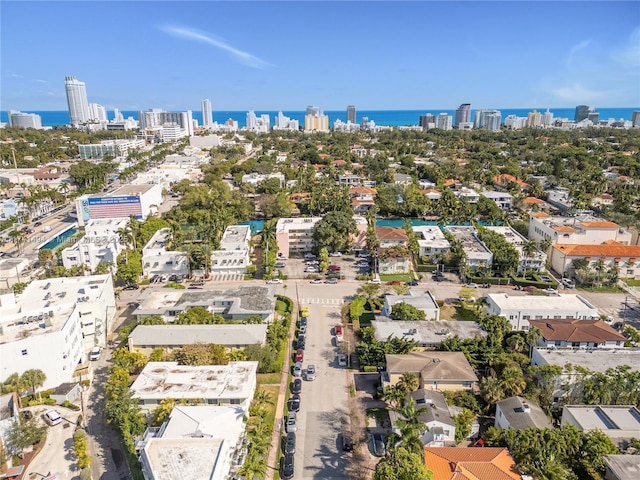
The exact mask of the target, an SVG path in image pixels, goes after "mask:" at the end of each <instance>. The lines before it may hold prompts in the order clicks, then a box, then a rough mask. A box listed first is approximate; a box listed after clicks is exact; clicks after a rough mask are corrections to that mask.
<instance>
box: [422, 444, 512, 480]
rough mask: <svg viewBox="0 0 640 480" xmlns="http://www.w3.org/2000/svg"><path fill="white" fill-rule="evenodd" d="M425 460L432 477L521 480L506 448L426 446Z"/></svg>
mask: <svg viewBox="0 0 640 480" xmlns="http://www.w3.org/2000/svg"><path fill="white" fill-rule="evenodd" d="M424 462H425V464H426V466H427V468H428V469H429V470H431V471H432V472H433V480H520V479H521V478H522V476H521V475H520V474H519V473H518V470H517V468H516V464H515V462H514V461H513V458H511V455H510V454H509V450H507V449H506V448H497V447H485V448H473V447H425V449H424Z"/></svg>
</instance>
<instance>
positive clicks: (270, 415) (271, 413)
mask: <svg viewBox="0 0 640 480" xmlns="http://www.w3.org/2000/svg"><path fill="white" fill-rule="evenodd" d="M260 389H261V390H266V391H267V392H269V394H270V395H271V401H272V402H273V404H271V403H268V404H266V410H267V415H266V417H265V420H266V422H267V424H268V425H271V427H273V424H274V422H275V420H276V403H278V393H279V391H280V387H260Z"/></svg>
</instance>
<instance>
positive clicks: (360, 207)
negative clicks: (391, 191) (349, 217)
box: [349, 187, 378, 215]
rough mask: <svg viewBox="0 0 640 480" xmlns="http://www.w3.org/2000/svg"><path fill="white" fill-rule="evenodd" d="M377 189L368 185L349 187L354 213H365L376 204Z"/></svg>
mask: <svg viewBox="0 0 640 480" xmlns="http://www.w3.org/2000/svg"><path fill="white" fill-rule="evenodd" d="M377 194H378V191H377V190H376V189H375V188H369V187H352V188H350V189H349V198H350V199H351V207H353V211H354V213H355V214H356V215H364V214H366V213H367V212H368V211H369V209H370V208H371V207H373V206H374V205H375V204H376V195H377Z"/></svg>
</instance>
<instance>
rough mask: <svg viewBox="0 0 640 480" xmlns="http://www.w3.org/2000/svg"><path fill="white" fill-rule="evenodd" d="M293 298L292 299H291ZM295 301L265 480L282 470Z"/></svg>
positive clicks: (294, 324) (294, 327) (294, 325)
mask: <svg viewBox="0 0 640 480" xmlns="http://www.w3.org/2000/svg"><path fill="white" fill-rule="evenodd" d="M289 298H291V297H289ZM291 300H293V308H294V310H293V312H291V325H290V326H289V337H288V339H287V353H286V355H285V360H284V365H283V367H282V376H281V377H280V390H279V391H278V401H277V402H276V417H275V420H274V422H273V434H272V436H271V449H270V450H269V456H268V457H267V474H266V476H265V480H273V475H274V472H276V471H278V470H279V469H280V461H279V460H280V459H279V458H278V446H279V444H280V438H281V436H282V430H281V428H282V418H283V416H282V412H283V411H284V402H285V398H286V397H287V388H289V382H288V379H289V371H290V368H291V339H292V338H293V335H294V333H295V331H296V319H297V318H298V312H299V307H298V303H297V302H296V301H295V300H294V299H293V298H291Z"/></svg>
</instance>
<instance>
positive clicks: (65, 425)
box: [22, 405, 80, 480]
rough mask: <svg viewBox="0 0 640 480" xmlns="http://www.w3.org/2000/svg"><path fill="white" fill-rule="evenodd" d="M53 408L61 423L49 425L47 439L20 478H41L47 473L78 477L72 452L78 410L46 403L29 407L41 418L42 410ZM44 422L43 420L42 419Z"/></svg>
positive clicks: (70, 479)
mask: <svg viewBox="0 0 640 480" xmlns="http://www.w3.org/2000/svg"><path fill="white" fill-rule="evenodd" d="M52 408H53V409H55V410H57V411H58V413H60V416H61V417H62V423H59V424H58V425H54V426H49V428H48V430H47V440H46V442H45V444H44V447H43V448H42V450H41V451H40V453H38V455H37V456H36V457H35V458H34V459H33V460H32V461H31V463H30V464H29V468H27V470H26V471H25V473H24V475H23V477H22V478H24V479H26V480H31V479H37V480H39V479H41V478H42V477H44V476H47V475H48V474H56V473H57V474H58V475H59V478H60V480H77V479H79V478H80V476H79V471H78V467H77V465H76V456H75V454H74V452H73V433H74V432H75V426H76V423H77V421H78V415H80V412H75V411H73V410H70V409H68V408H64V407H60V406H56V407H50V406H47V405H39V406H38V407H33V408H29V410H31V411H32V412H33V413H34V415H37V416H39V417H40V418H42V415H43V414H44V412H46V411H47V410H50V409H52ZM42 421H43V422H44V420H42Z"/></svg>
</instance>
